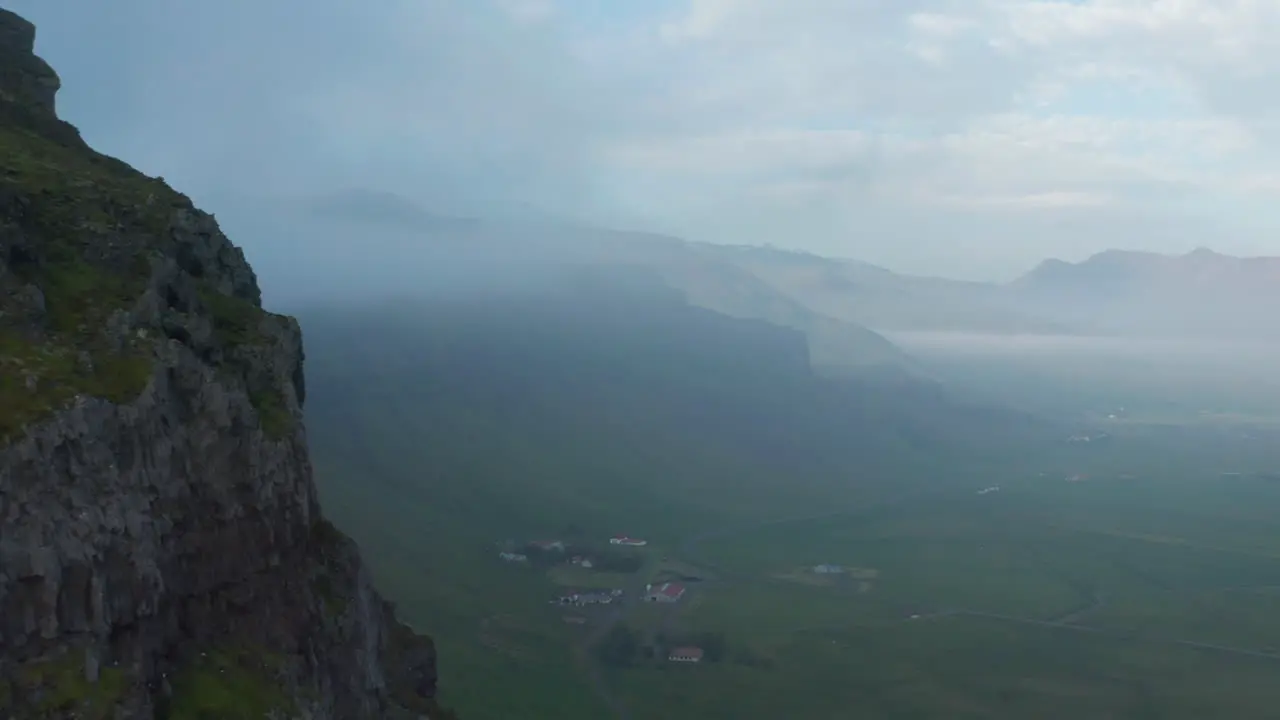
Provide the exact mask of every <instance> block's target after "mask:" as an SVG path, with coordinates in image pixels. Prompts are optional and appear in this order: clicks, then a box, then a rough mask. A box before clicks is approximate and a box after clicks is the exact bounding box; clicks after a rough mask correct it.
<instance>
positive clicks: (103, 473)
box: [0, 10, 438, 720]
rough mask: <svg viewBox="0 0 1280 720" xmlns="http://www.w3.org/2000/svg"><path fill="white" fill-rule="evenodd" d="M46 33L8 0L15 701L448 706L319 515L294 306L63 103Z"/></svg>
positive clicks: (4, 393)
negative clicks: (43, 49) (101, 142)
mask: <svg viewBox="0 0 1280 720" xmlns="http://www.w3.org/2000/svg"><path fill="white" fill-rule="evenodd" d="M33 41H34V28H33V27H32V26H31V24H30V23H27V22H26V21H25V20H23V19H21V18H19V17H18V16H16V15H13V14H12V13H9V12H7V11H3V10H0V63H3V71H0V165H3V169H4V170H5V172H3V173H0V178H3V179H0V717H10V716H13V717H18V718H28V717H30V718H63V717H79V718H113V717H128V718H149V717H164V718H168V717H172V718H175V719H177V718H186V717H195V716H196V715H195V713H196V712H197V711H198V710H199V711H203V712H207V713H210V714H208V715H199V716H200V717H220V716H222V715H220V714H219V713H222V714H225V715H236V716H239V715H238V714H237V713H249V714H250V715H255V716H256V715H257V714H258V713H259V712H269V711H274V712H276V713H277V716H278V717H296V718H316V719H320V718H341V719H343V720H346V719H349V718H350V719H359V718H378V717H393V716H394V717H399V716H402V714H403V713H405V712H407V710H406V709H405V708H406V707H412V708H413V710H414V711H415V712H417V713H421V714H426V713H430V714H432V715H433V716H434V715H437V714H438V711H437V709H436V708H435V706H434V702H433V700H432V698H433V697H434V693H435V651H434V648H433V646H432V644H431V642H430V641H429V640H428V639H426V638H421V637H418V636H416V635H414V634H413V633H412V632H410V631H408V629H407V628H406V627H405V626H403V625H401V624H400V623H399V622H397V621H396V620H395V617H394V613H393V612H392V609H391V607H390V606H389V605H388V604H387V603H386V602H385V601H384V600H382V598H381V597H379V595H378V594H377V592H376V591H375V589H374V587H373V585H372V582H371V580H370V577H369V574H368V572H367V571H366V570H365V568H364V566H363V564H362V563H361V560H360V556H359V552H358V550H357V548H356V547H355V545H354V544H353V543H352V542H351V541H350V540H349V539H347V538H346V537H344V536H343V535H341V533H339V532H337V531H336V530H335V529H334V528H333V527H332V526H331V525H329V524H328V523H327V522H326V521H325V520H324V519H323V517H322V516H321V512H320V508H319V505H318V501H317V497H316V489H315V485H314V484H313V482H312V477H311V465H310V461H309V459H308V453H307V443H306V432H305V429H304V427H303V424H302V422H301V405H302V402H303V400H304V393H305V387H304V381H303V371H302V359H303V352H302V338H301V332H300V330H299V328H298V325H297V323H296V322H295V321H294V320H293V319H292V318H288V317H284V316H279V315H274V314H271V313H269V312H266V311H264V310H262V308H261V306H260V297H261V294H260V292H259V289H258V285H257V280H256V278H255V276H254V274H253V270H252V269H251V268H250V267H249V265H248V264H247V263H246V262H245V260H244V255H243V253H241V252H240V250H239V249H238V248H236V247H235V246H234V245H233V244H232V243H231V242H230V241H228V240H227V238H226V237H225V236H223V234H222V232H221V231H220V230H219V229H218V226H217V223H216V222H215V221H214V220H213V218H212V217H211V216H209V215H207V214H205V213H202V212H200V211H199V210H196V209H195V208H194V207H192V206H191V205H190V203H189V201H186V199H185V198H182V197H181V196H180V195H177V194H176V193H174V192H173V191H172V190H170V189H168V188H167V187H166V186H164V185H163V183H162V182H160V181H157V180H152V179H149V178H145V177H143V176H141V175H140V174H138V173H136V172H134V171H133V170H132V169H130V168H128V167H127V166H125V165H123V164H122V163H119V161H116V160H113V159H111V158H105V157H103V156H100V155H97V154H96V153H94V152H93V151H92V150H90V149H89V148H88V147H87V146H84V145H83V143H82V142H80V141H79V134H78V133H77V132H75V130H74V128H71V127H70V126H69V125H66V124H65V123H62V122H61V121H59V120H57V118H56V116H55V115H54V93H55V92H56V90H57V88H58V81H57V76H56V74H54V73H53V71H52V70H51V69H49V68H48V66H47V65H45V64H44V62H43V61H41V60H39V59H38V58H36V57H35V56H34V55H33V54H32V45H33Z"/></svg>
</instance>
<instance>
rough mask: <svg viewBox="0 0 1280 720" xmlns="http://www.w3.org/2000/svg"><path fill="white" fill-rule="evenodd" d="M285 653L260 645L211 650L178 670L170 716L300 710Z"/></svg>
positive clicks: (173, 719)
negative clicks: (288, 683)
mask: <svg viewBox="0 0 1280 720" xmlns="http://www.w3.org/2000/svg"><path fill="white" fill-rule="evenodd" d="M285 665H286V660H285V658H283V657H282V656H280V655H277V654H274V653H269V652H265V651H262V650H259V649H254V648H236V649H222V650H217V651H212V652H208V653H206V654H205V655H204V656H203V657H200V658H198V659H197V661H196V662H194V663H192V664H191V665H190V666H188V667H186V668H185V669H183V671H182V672H180V673H178V675H177V677H176V678H175V679H174V682H173V697H172V699H171V701H170V703H169V707H168V712H167V714H165V717H166V718H167V720H263V718H269V717H292V716H296V715H297V714H298V707H297V702H296V701H295V700H294V699H293V698H292V697H291V696H290V694H289V692H288V691H287V690H286V689H285V684H284V680H283V670H284V667H285Z"/></svg>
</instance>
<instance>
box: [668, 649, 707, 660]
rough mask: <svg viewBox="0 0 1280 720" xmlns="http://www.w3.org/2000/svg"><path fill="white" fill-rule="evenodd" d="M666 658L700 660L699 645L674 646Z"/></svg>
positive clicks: (700, 650) (700, 651)
mask: <svg viewBox="0 0 1280 720" xmlns="http://www.w3.org/2000/svg"><path fill="white" fill-rule="evenodd" d="M667 659H668V660H670V661H671V662H687V663H696V662H702V648H699V647H679V648H674V649H673V650H672V651H671V653H670V654H669V655H667Z"/></svg>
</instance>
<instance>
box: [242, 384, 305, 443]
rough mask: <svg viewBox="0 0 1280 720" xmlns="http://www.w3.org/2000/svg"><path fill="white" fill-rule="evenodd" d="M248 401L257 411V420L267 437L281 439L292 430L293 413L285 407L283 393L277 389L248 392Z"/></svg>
mask: <svg viewBox="0 0 1280 720" xmlns="http://www.w3.org/2000/svg"><path fill="white" fill-rule="evenodd" d="M249 402H250V403H251V404H252V405H253V409H254V410H257V411H258V422H259V423H260V424H261V425H262V432H263V433H264V434H265V435H266V436H267V438H268V439H270V440H283V439H284V438H286V437H288V435H289V433H290V432H292V431H293V423H294V418H293V415H292V414H291V413H290V412H289V410H288V408H286V407H285V400H284V394H283V393H281V392H280V391H279V390H276V389H274V388H273V389H271V390H269V391H266V392H252V393H249Z"/></svg>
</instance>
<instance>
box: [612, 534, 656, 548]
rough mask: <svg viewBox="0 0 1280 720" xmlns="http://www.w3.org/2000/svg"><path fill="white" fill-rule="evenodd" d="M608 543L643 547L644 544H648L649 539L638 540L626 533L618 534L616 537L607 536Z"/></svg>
mask: <svg viewBox="0 0 1280 720" xmlns="http://www.w3.org/2000/svg"><path fill="white" fill-rule="evenodd" d="M609 544H610V545H628V546H630V547H644V546H645V545H648V544H649V541H648V540H638V539H636V538H633V537H627V536H626V535H619V536H617V537H611V538H609Z"/></svg>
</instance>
